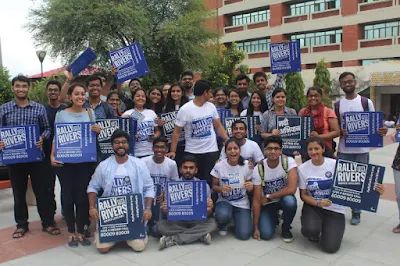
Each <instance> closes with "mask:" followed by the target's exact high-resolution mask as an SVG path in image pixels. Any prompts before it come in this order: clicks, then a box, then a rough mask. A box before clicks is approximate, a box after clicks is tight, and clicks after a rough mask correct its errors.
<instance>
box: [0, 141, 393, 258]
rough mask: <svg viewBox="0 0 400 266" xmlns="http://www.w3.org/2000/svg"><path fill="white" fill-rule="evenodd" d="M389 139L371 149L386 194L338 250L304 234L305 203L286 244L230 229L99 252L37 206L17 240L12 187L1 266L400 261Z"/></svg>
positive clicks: (1, 208)
mask: <svg viewBox="0 0 400 266" xmlns="http://www.w3.org/2000/svg"><path fill="white" fill-rule="evenodd" d="M391 143H392V142H391V141H390V139H389V138H386V140H385V144H386V146H385V147H384V148H382V149H374V150H372V151H371V163H373V164H378V165H382V166H386V172H385V178H384V183H385V186H386V189H387V191H386V195H384V197H383V198H382V199H381V201H380V203H379V207H378V212H377V213H376V214H373V213H367V212H364V213H363V214H362V221H361V224H360V225H359V226H351V225H349V217H350V213H349V212H348V213H347V215H346V217H347V221H346V232H345V235H344V239H343V243H342V247H341V249H340V250H339V252H338V253H336V254H333V255H331V254H325V253H323V252H322V251H321V250H320V249H319V248H318V245H317V244H315V243H311V242H309V241H308V240H307V239H305V238H304V237H303V236H302V235H301V234H300V212H301V206H302V202H301V201H300V200H298V205H299V208H298V211H297V214H296V217H295V220H294V222H293V225H292V226H293V230H292V232H293V235H294V238H295V240H294V241H293V242H292V243H290V244H286V243H284V242H283V241H282V240H281V239H280V230H278V231H277V233H276V237H275V238H274V239H273V240H271V241H256V240H254V239H250V240H248V241H239V240H236V239H234V237H233V236H232V234H231V233H228V235H227V236H225V237H221V236H219V235H218V234H217V233H214V234H213V242H212V244H211V245H210V246H206V245H204V244H202V243H195V244H192V245H185V246H175V247H170V248H168V249H166V250H163V251H158V240H156V239H154V238H150V239H149V245H148V247H147V249H146V250H145V251H144V252H143V253H135V252H133V251H131V250H130V249H129V248H128V247H127V246H126V245H125V244H120V245H117V246H116V247H115V248H114V249H113V250H111V252H110V253H109V254H106V255H101V254H99V253H98V252H97V251H96V249H95V247H94V246H91V247H82V246H80V247H78V248H76V249H71V248H69V247H68V246H66V241H67V237H66V228H65V223H64V221H63V220H61V219H60V218H59V217H58V218H57V224H58V225H59V226H60V227H61V229H62V235H60V236H50V235H47V234H46V233H43V232H41V226H40V222H38V220H39V217H38V214H37V211H36V207H33V206H32V207H30V208H29V214H30V220H31V221H36V222H32V223H31V224H30V230H31V231H30V232H29V233H28V234H27V235H26V236H25V237H24V238H23V239H18V240H14V239H12V238H11V234H12V232H13V230H14V227H13V226H14V218H13V200H12V192H11V190H10V189H5V190H0V202H1V204H0V263H1V262H3V263H2V264H1V265H17V266H20V265H21V266H22V265H41V266H46V265H49V266H50V265H51V266H54V265H57V266H62V265H68V266H73V265H111V264H112V265H118V266H123V265H146V266H150V265H171V266H172V265H221V266H222V265H229V266H232V265H235V266H236V265H265V264H270V265H282V266H283V265H288V266H289V265H290V266H292V265H298V266H301V265H307V266H309V265H340V266H347V265H349V266H350V265H363V266H369V265H399V261H400V253H399V252H398V249H399V243H400V235H395V234H393V233H392V232H391V229H392V227H393V226H395V225H396V224H397V223H398V222H399V214H398V212H397V205H396V202H395V196H394V190H393V183H394V180H393V172H392V170H391V168H390V166H391V163H392V160H393V156H394V154H395V152H396V149H397V144H391Z"/></svg>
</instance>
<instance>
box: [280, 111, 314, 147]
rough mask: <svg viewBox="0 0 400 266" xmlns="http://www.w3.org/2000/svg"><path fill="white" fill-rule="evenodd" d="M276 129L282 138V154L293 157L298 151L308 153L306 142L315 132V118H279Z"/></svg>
mask: <svg viewBox="0 0 400 266" xmlns="http://www.w3.org/2000/svg"><path fill="white" fill-rule="evenodd" d="M276 129H278V130H279V131H280V134H281V138H282V153H283V154H287V155H292V154H293V152H295V151H297V152H299V153H300V154H305V153H307V148H306V146H305V140H306V139H307V138H308V137H309V136H310V134H311V132H312V131H313V130H314V118H313V117H311V116H277V117H276Z"/></svg>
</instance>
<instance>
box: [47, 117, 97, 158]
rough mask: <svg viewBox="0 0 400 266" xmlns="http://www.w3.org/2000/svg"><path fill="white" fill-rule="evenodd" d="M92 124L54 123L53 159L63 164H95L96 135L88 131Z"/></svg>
mask: <svg viewBox="0 0 400 266" xmlns="http://www.w3.org/2000/svg"><path fill="white" fill-rule="evenodd" d="M93 124H94V123H93V122H81V123H56V124H55V125H54V146H55V159H56V160H57V161H60V162H63V163H84V162H96V161H97V147H96V133H95V132H94V131H92V130H91V129H90V127H91V126H92V125H93Z"/></svg>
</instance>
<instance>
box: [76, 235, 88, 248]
mask: <svg viewBox="0 0 400 266" xmlns="http://www.w3.org/2000/svg"><path fill="white" fill-rule="evenodd" d="M77 239H78V242H79V243H80V244H81V245H82V246H90V245H91V244H92V242H90V240H88V239H86V238H85V237H84V236H83V235H79V236H78V237H77Z"/></svg>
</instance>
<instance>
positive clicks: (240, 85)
mask: <svg viewBox="0 0 400 266" xmlns="http://www.w3.org/2000/svg"><path fill="white" fill-rule="evenodd" d="M236 88H237V89H238V90H239V92H241V93H247V91H248V89H249V82H247V80H246V79H241V80H238V81H237V82H236Z"/></svg>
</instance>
